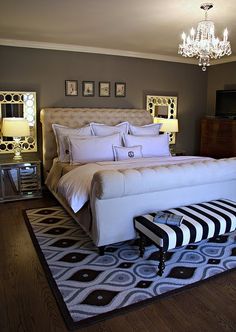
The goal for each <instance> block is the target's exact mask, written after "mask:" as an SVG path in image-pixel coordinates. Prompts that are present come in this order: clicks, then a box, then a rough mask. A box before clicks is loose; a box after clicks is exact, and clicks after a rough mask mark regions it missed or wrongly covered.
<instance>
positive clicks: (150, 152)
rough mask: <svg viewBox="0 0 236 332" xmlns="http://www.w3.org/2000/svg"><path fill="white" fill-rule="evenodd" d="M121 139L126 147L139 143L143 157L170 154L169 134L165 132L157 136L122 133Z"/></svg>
mask: <svg viewBox="0 0 236 332" xmlns="http://www.w3.org/2000/svg"><path fill="white" fill-rule="evenodd" d="M123 139H124V144H125V146H126V147H131V146H134V145H141V146H142V154H143V157H165V156H170V155H171V154H170V149H169V135H168V134H166V133H165V134H162V135H158V136H134V135H124V138H123Z"/></svg>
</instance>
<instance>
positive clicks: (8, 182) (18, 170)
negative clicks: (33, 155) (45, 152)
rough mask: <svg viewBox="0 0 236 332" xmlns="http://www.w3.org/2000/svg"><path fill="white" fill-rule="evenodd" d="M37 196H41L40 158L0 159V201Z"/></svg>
mask: <svg viewBox="0 0 236 332" xmlns="http://www.w3.org/2000/svg"><path fill="white" fill-rule="evenodd" d="M38 197H42V186H41V161H40V160H38V159H30V158H24V159H23V160H22V161H14V160H13V159H4V160H0V203H2V202H8V201H15V200H21V199H29V198H38Z"/></svg>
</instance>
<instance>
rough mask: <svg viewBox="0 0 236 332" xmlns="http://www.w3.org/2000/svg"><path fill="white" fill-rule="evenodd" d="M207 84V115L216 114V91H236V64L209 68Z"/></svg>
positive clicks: (231, 63) (224, 64)
mask: <svg viewBox="0 0 236 332" xmlns="http://www.w3.org/2000/svg"><path fill="white" fill-rule="evenodd" d="M207 70H208V82H207V114H208V115H214V114H215V100H216V90H227V89H235V90H236V62H230V63H223V64H220V65H215V66H211V67H209V69H207Z"/></svg>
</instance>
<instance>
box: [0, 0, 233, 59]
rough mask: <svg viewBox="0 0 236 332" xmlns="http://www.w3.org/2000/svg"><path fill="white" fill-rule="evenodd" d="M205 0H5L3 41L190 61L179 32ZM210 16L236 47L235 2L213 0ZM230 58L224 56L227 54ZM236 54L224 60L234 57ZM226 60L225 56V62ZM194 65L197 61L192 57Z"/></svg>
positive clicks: (196, 19) (198, 12) (193, 22)
mask: <svg viewBox="0 0 236 332" xmlns="http://www.w3.org/2000/svg"><path fill="white" fill-rule="evenodd" d="M203 2H204V1H202V0H169V1H166V0H146V1H145V0H21V1H18V0H6V1H2V3H1V10H0V12H1V19H0V44H1V45H12V46H25V47H37V48H49V49H50V48H51V49H64V50H67V49H68V50H72V51H82V52H83V51H85V52H95V53H103V54H118V55H129V56H137V57H143V58H152V59H165V60H169V61H179V62H186V59H185V58H183V57H181V56H179V55H177V50H178V44H179V42H180V36H181V33H182V32H183V31H186V32H188V31H189V30H190V28H191V27H192V26H194V27H196V25H197V23H198V22H199V21H200V20H202V19H203V18H204V12H203V11H202V10H201V9H200V5H201V4H202V3H203ZM213 3H214V8H213V9H211V10H210V12H209V19H212V20H213V21H214V23H215V28H216V35H218V36H219V37H220V38H222V32H223V29H224V28H225V27H226V26H227V28H228V30H229V39H230V41H231V47H232V50H234V49H236V19H235V18H236V1H235V0H215V1H214V2H213ZM224 59H226V57H225V58H224ZM235 60H236V57H234V55H232V56H230V57H227V59H226V61H235ZM221 61H222V60H221ZM191 62H192V63H197V61H196V60H194V61H193V60H192V61H191Z"/></svg>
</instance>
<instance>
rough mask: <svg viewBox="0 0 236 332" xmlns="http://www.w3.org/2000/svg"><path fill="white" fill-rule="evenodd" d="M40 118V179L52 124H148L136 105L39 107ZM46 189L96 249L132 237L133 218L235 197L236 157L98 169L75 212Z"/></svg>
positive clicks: (51, 146)
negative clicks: (152, 165) (83, 199)
mask: <svg viewBox="0 0 236 332" xmlns="http://www.w3.org/2000/svg"><path fill="white" fill-rule="evenodd" d="M40 117H41V123H42V134H43V165H44V174H45V178H46V177H47V175H48V172H49V171H50V169H51V167H52V164H53V159H54V158H55V157H56V156H57V152H56V142H55V138H54V135H53V131H52V124H53V123H57V124H61V125H65V126H70V127H73V128H75V127H82V126H84V125H86V124H88V123H90V122H93V121H94V122H100V123H105V124H108V125H115V124H117V123H119V122H122V121H129V122H130V123H131V124H133V125H145V124H149V123H151V122H152V117H151V115H150V114H149V113H148V112H147V111H146V110H140V109H83V108H75V109H72V108H70V109H69V108H47V109H44V110H42V111H41V115H40ZM68 167H70V165H68ZM55 178H56V175H55ZM49 189H50V190H51V192H52V193H53V194H54V195H55V196H56V198H57V199H58V201H59V202H60V203H61V204H62V205H63V206H64V207H65V209H66V210H67V211H68V212H69V213H70V214H71V215H72V216H73V218H74V219H75V220H77V221H78V222H79V223H80V225H81V226H82V227H83V229H84V230H85V231H86V232H87V233H88V234H89V235H90V236H91V238H92V240H93V242H94V243H95V245H96V246H98V247H101V248H102V247H103V246H106V245H109V244H112V243H116V242H120V241H125V240H130V239H134V238H135V237H136V231H135V228H134V225H133V219H134V217H135V216H138V215H144V214H147V213H149V212H150V211H157V210H166V209H170V208H175V207H179V206H183V205H189V204H197V203H201V202H206V201H210V200H216V199H221V198H225V199H231V200H235V201H236V158H232V159H225V160H206V161H195V162H193V163H189V164H185V165H171V166H161V167H142V168H137V169H127V170H102V171H98V172H96V173H95V174H94V176H93V179H92V184H91V189H90V193H89V203H88V204H85V205H84V207H83V208H82V209H81V210H80V211H79V212H78V213H74V212H73V211H72V209H71V207H70V206H69V205H68V204H67V203H66V201H65V200H64V198H63V197H61V196H60V195H59V194H58V192H57V191H56V190H55V189H54V188H53V186H49Z"/></svg>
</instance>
